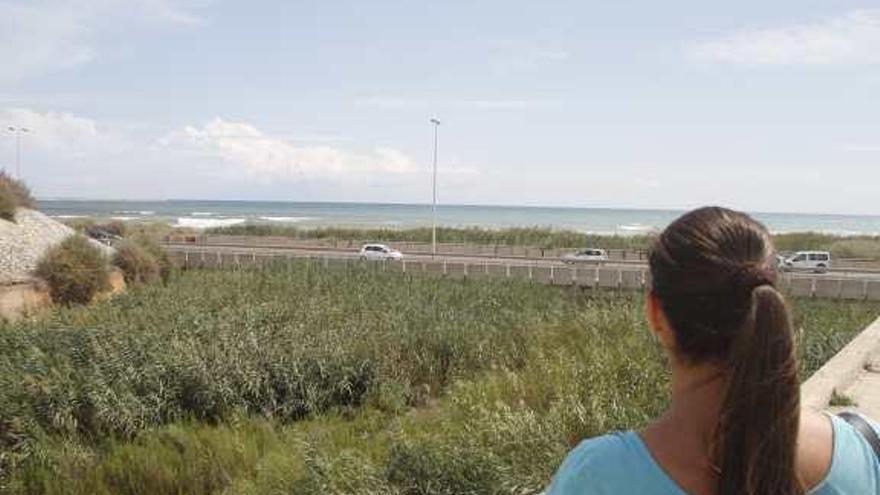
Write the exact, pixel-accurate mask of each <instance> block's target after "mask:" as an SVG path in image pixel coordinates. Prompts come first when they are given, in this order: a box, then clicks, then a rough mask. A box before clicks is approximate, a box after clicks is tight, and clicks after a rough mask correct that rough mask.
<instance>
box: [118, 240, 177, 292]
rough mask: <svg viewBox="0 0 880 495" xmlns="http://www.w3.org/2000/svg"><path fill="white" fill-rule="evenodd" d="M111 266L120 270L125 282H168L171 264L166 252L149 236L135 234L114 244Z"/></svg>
mask: <svg viewBox="0 0 880 495" xmlns="http://www.w3.org/2000/svg"><path fill="white" fill-rule="evenodd" d="M113 266H115V267H117V268H119V269H120V270H122V273H123V275H124V277H125V282H126V283H127V284H149V283H153V282H157V281H160V280H161V281H162V282H163V283H168V280H169V279H170V277H171V272H172V269H173V267H172V264H171V260H170V259H169V258H168V253H166V252H165V250H163V249H162V247H161V246H160V245H159V243H158V242H157V241H156V240H155V239H153V238H150V237H144V236H135V237H131V238H128V239H125V240H123V241H122V242H120V243H119V244H118V245H117V246H116V253H115V254H114V256H113Z"/></svg>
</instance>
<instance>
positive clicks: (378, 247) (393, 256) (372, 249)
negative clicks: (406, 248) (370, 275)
mask: <svg viewBox="0 0 880 495" xmlns="http://www.w3.org/2000/svg"><path fill="white" fill-rule="evenodd" d="M358 255H359V256H360V258H361V259H362V260H383V261H384V260H399V259H401V258H403V254H401V253H400V251H398V250H396V249H393V248H391V247H388V246H386V245H385V244H364V246H363V247H362V248H361V251H360V253H359V254H358Z"/></svg>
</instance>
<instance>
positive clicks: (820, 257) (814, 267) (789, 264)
mask: <svg viewBox="0 0 880 495" xmlns="http://www.w3.org/2000/svg"><path fill="white" fill-rule="evenodd" d="M829 268H831V253H829V252H828V251H798V252H796V253H794V254H793V255H791V256H789V257H788V259H786V260H785V263H784V264H783V270H785V271H811V272H814V273H825V272H827V271H828V269H829Z"/></svg>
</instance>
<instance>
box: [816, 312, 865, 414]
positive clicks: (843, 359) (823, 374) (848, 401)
mask: <svg viewBox="0 0 880 495" xmlns="http://www.w3.org/2000/svg"><path fill="white" fill-rule="evenodd" d="M878 359H880V318H878V319H877V320H875V321H874V323H872V324H871V325H869V326H868V327H867V328H865V329H864V330H863V331H862V332H861V333H860V334H859V335H858V336H856V337H855V338H854V339H853V340H852V341H850V343H849V344H847V345H846V347H844V348H843V349H841V350H840V352H838V353H837V354H836V355H835V356H834V357H832V358H831V359H830V360H829V361H828V362H827V363H825V365H823V366H822V367H821V368H820V369H819V370H818V371H816V372H815V373H814V374H813V375H812V376H811V377H810V378H809V379H808V380H807V381H806V382H804V384H803V386H802V388H801V403H802V404H803V405H804V407H809V408H811V409H815V410H825V409H829V408H830V407H835V406H836V407H840V406H846V405H852V406H855V407H856V408H858V409H860V410H862V411H863V412H865V413H867V414H868V415H869V416H872V417H873V418H875V419H876V418H880V386H878V385H880V373H878V372H877V371H878V370H877V368H875V367H874V366H872V363H874V362H876V361H877V360H878ZM841 402H845V403H841Z"/></svg>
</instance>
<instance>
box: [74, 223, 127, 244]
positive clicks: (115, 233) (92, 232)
mask: <svg viewBox="0 0 880 495" xmlns="http://www.w3.org/2000/svg"><path fill="white" fill-rule="evenodd" d="M82 230H83V231H84V232H85V233H86V235H88V236H89V237H91V238H92V239H103V238H106V237H123V236H125V223H123V222H120V221H118V220H113V221H112V222H108V223H105V224H92V225H86V226H85V227H84V228H83V229H82Z"/></svg>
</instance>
